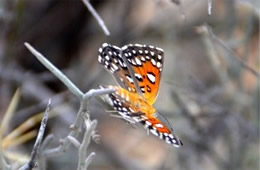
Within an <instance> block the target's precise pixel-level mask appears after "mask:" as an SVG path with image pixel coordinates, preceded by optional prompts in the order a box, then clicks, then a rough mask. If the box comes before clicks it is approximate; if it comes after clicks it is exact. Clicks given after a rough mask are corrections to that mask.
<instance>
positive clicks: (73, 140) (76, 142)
mask: <svg viewBox="0 0 260 170" xmlns="http://www.w3.org/2000/svg"><path fill="white" fill-rule="evenodd" d="M68 139H69V141H70V142H71V143H72V144H73V145H74V146H75V147H76V148H79V147H80V143H79V141H78V140H77V139H76V138H74V137H73V136H68Z"/></svg>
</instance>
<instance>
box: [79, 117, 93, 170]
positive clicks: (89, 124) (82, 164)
mask: <svg viewBox="0 0 260 170" xmlns="http://www.w3.org/2000/svg"><path fill="white" fill-rule="evenodd" d="M85 126H86V132H85V134H84V138H83V140H82V143H81V145H80V147H79V161H78V170H86V168H87V167H88V165H89V163H90V162H89V161H86V160H88V159H87V153H86V151H87V147H88V145H89V143H90V140H91V136H92V134H93V132H94V130H95V128H96V126H97V121H96V120H93V121H90V120H89V119H86V120H85Z"/></svg>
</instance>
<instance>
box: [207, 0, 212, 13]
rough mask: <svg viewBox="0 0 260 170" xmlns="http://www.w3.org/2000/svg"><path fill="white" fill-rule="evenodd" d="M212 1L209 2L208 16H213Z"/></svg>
mask: <svg viewBox="0 0 260 170" xmlns="http://www.w3.org/2000/svg"><path fill="white" fill-rule="evenodd" d="M212 1H213V0H208V15H211V11H212Z"/></svg>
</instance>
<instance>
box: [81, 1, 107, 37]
mask: <svg viewBox="0 0 260 170" xmlns="http://www.w3.org/2000/svg"><path fill="white" fill-rule="evenodd" d="M82 2H83V3H84V4H85V6H86V7H87V8H88V10H89V12H90V13H91V14H92V15H93V17H94V18H95V19H96V21H97V22H98V24H99V26H100V27H101V28H102V29H103V31H104V33H105V34H106V35H107V36H109V35H110V32H109V30H108V29H107V27H106V25H105V23H104V21H103V20H102V19H101V17H100V16H99V15H98V13H97V12H96V10H95V9H94V8H93V7H92V5H91V4H90V3H89V1H88V0H82Z"/></svg>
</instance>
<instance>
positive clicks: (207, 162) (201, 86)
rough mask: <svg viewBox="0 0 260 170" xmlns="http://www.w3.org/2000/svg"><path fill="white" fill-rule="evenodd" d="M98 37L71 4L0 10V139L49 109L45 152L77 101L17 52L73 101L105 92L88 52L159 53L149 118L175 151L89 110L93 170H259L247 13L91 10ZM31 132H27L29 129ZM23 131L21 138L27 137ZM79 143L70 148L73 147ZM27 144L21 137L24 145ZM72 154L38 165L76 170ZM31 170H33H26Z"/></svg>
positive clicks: (254, 47)
mask: <svg viewBox="0 0 260 170" xmlns="http://www.w3.org/2000/svg"><path fill="white" fill-rule="evenodd" d="M90 3H91V4H92V5H93V7H94V9H95V10H96V11H97V13H98V14H99V15H100V16H101V18H102V19H103V20H104V23H105V25H106V26H107V27H108V29H109V31H110V36H107V35H105V33H104V32H103V30H102V29H101V27H100V26H99V25H98V23H97V21H96V20H95V18H94V17H93V16H92V14H91V13H90V12H89V10H88V9H87V8H86V7H85V6H84V4H83V3H82V1H80V0H2V1H0V120H2V119H3V118H4V116H5V113H6V110H7V108H8V106H9V103H10V101H11V99H12V96H13V95H14V93H15V91H16V89H17V88H20V92H21V97H20V98H19V101H18V105H17V108H16V110H15V112H14V115H13V116H12V118H11V119H10V123H9V124H8V127H5V128H6V130H5V132H4V134H3V137H2V138H5V137H6V136H7V135H8V134H9V133H10V132H12V131H13V130H14V128H16V127H17V126H19V125H20V124H22V123H23V122H25V121H26V120H28V119H30V118H31V117H32V116H34V115H37V114H38V113H39V112H42V111H44V110H45V108H46V104H47V101H48V99H49V98H52V105H51V112H55V116H52V117H51V118H50V119H49V122H48V125H47V132H46V135H48V134H53V135H54V139H53V140H52V141H51V143H50V146H49V147H50V148H51V147H55V146H57V145H58V144H59V140H60V139H61V138H64V137H66V136H67V134H68V133H69V131H70V129H69V126H70V125H71V124H72V123H73V121H74V119H75V116H76V114H77V111H78V109H79V101H78V100H77V98H76V97H75V96H74V95H73V94H72V93H71V92H70V91H69V90H68V89H67V88H66V87H65V86H64V85H63V83H62V82H61V81H59V80H58V79H57V78H56V77H55V76H53V75H52V74H51V73H50V72H49V71H48V70H47V69H46V68H45V67H44V66H43V65H42V64H41V63H40V62H39V61H38V60H37V59H36V58H35V57H34V56H33V55H32V54H31V53H30V52H29V51H28V50H27V49H26V48H25V46H24V44H23V43H24V42H29V43H30V44H31V45H32V46H34V47H35V48H36V49H37V50H39V51H40V52H41V53H43V54H44V56H46V58H48V59H49V60H50V61H51V62H52V63H54V65H56V66H57V67H58V68H59V69H61V70H62V71H63V72H64V73H65V74H66V75H67V76H68V77H69V78H70V79H71V80H72V81H73V82H74V83H75V84H76V85H77V86H78V87H79V88H80V89H81V90H82V91H83V92H87V91H88V90H90V89H95V88H98V87H99V85H110V84H112V85H115V84H116V82H115V81H114V79H113V78H112V75H111V74H109V73H108V72H106V70H105V69H104V68H103V66H101V65H99V64H98V62H97V55H98V49H99V47H100V46H101V44H102V43H104V42H107V43H110V44H113V45H116V46H119V47H120V46H123V45H126V44H129V43H139V44H149V45H154V46H157V47H160V48H162V49H164V51H165V62H164V70H163V73H162V79H161V84H160V91H159V95H158V98H157V101H156V103H155V105H154V107H155V108H156V109H157V110H158V111H159V112H160V113H161V114H163V115H164V116H165V117H166V118H167V119H168V120H169V121H170V123H171V125H172V126H173V128H174V131H175V134H176V135H177V136H179V138H180V139H181V140H182V141H183V143H184V146H183V147H181V148H178V149H177V148H174V147H172V146H170V145H167V144H166V143H164V142H163V141H161V140H159V139H157V138H156V137H154V136H153V135H149V136H147V134H146V131H145V130H144V129H143V128H142V127H137V128H133V127H132V126H131V125H129V124H127V123H126V122H125V121H122V120H120V119H117V118H114V117H111V116H110V114H111V113H109V112H107V111H106V108H105V107H104V106H103V105H102V104H101V103H100V102H98V101H97V100H95V99H92V100H91V101H90V104H89V112H90V116H91V119H97V120H98V126H97V132H98V134H99V135H100V136H101V138H100V141H99V142H97V143H96V142H94V141H92V142H91V144H90V146H89V147H88V150H87V152H88V153H90V152H95V153H96V157H95V159H94V160H93V162H92V163H91V164H90V166H89V169H93V170H114V169H129V170H132V169H140V170H141V169H147V170H148V169H149V170H152V169H154V170H157V169H160V170H173V169H174V170H182V169H185V170H194V169H198V170H199V169H207V170H218V169H221V170H240V169H241V170H244V169H247V170H255V169H259V69H260V64H259V16H260V14H259V6H260V5H259V2H258V1H257V0H229V1H225V0H217V1H213V3H212V14H211V15H208V1H206V0H182V1H178V0H175V1H174V0H172V1H171V0H112V1H108V0H91V1H90ZM38 128H39V124H37V125H36V126H34V127H32V129H36V130H37V129H38ZM28 131H30V130H28ZM33 136H35V135H32V137H31V138H32V139H31V140H27V141H26V142H21V144H19V145H18V144H17V145H10V146H8V147H7V146H6V147H3V152H7V151H8V152H12V153H13V154H15V155H22V156H18V157H15V158H14V157H9V156H7V155H6V159H7V161H8V162H9V163H10V164H11V165H13V167H14V169H15V167H16V168H17V167H19V166H20V165H22V164H23V163H24V162H23V161H24V160H23V159H22V158H26V157H28V156H29V155H30V152H31V149H32V146H33V144H34V141H35V138H33ZM81 138H82V133H81V137H79V140H81ZM28 139H29V138H28ZM77 160H78V153H77V149H76V148H75V147H73V146H72V147H70V149H69V151H68V152H66V153H64V154H63V155H61V156H59V157H52V158H51V159H47V162H46V165H47V168H46V169H63V170H71V169H76V167H77ZM36 169H37V168H36Z"/></svg>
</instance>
